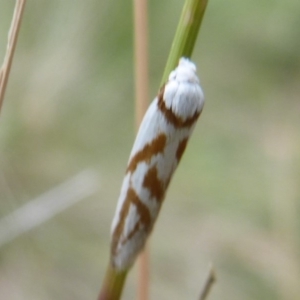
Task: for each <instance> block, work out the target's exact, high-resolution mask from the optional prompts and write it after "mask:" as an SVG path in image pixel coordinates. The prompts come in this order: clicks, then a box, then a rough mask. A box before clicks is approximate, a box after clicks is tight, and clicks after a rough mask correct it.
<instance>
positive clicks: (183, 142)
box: [176, 138, 188, 163]
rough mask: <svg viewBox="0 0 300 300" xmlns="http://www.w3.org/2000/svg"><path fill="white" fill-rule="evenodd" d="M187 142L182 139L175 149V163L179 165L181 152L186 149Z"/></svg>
mask: <svg viewBox="0 0 300 300" xmlns="http://www.w3.org/2000/svg"><path fill="white" fill-rule="evenodd" d="M187 142H188V138H186V139H183V140H182V141H181V142H180V143H179V145H178V147H177V151H176V158H177V163H179V161H180V159H181V157H182V154H183V152H184V150H185V148H186V145H187Z"/></svg>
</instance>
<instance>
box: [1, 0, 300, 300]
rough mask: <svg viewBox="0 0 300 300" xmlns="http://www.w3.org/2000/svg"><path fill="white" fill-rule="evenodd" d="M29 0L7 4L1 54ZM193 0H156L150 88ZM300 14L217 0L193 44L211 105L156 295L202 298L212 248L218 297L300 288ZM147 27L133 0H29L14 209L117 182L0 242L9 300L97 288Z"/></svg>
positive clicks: (10, 118) (6, 148) (286, 293)
mask: <svg viewBox="0 0 300 300" xmlns="http://www.w3.org/2000/svg"><path fill="white" fill-rule="evenodd" d="M13 4H14V3H12V2H11V1H6V2H4V3H1V5H0V57H3V55H4V52H5V47H6V40H7V39H6V37H7V31H8V28H9V22H10V18H11V15H12V11H13ZM171 5H172V6H171ZM181 5H182V3H181V1H173V2H172V4H171V3H169V2H163V1H152V2H151V3H150V16H149V17H150V19H149V23H150V45H149V46H150V87H151V88H150V92H149V97H150V98H153V97H154V95H155V94H156V91H157V87H158V85H159V81H160V78H161V75H162V71H163V67H164V64H165V60H166V57H167V54H168V50H169V47H170V43H171V40H172V38H173V34H174V32H175V26H176V23H177V20H178V17H179V13H180V9H181ZM170 11H172V13H170ZM299 11H300V4H299V2H298V1H296V0H289V1H286V2H285V3H284V4H282V3H281V2H279V1H274V2H272V3H270V2H269V1H266V0H263V1H258V0H256V1H252V2H247V3H245V2H241V1H237V0H236V1H234V0H232V1H230V2H226V3H225V2H222V1H210V3H209V5H208V8H207V12H206V15H205V19H204V22H203V24H202V28H201V33H200V36H199V39H198V43H197V45H196V47H195V52H194V56H193V58H194V61H195V62H196V64H197V66H198V73H199V76H200V79H201V82H202V85H203V88H204V91H205V95H206V104H205V108H204V112H203V115H202V116H201V119H200V121H199V123H198V125H197V128H196V130H195V133H194V135H193V137H192V140H191V141H190V144H189V147H188V149H187V151H186V154H185V156H184V157H183V160H182V162H181V165H180V167H179V169H178V171H177V173H176V175H175V178H174V180H173V182H172V184H171V186H170V189H169V193H168V196H167V199H166V201H165V203H164V207H163V209H162V212H161V215H160V218H159V220H158V224H157V225H156V230H155V231H154V234H153V237H152V242H151V253H152V254H151V255H152V257H151V271H152V278H151V282H152V285H151V296H152V299H196V298H197V296H198V293H199V286H200V284H201V282H203V280H204V277H205V274H206V270H207V266H208V264H209V262H210V261H212V262H213V263H214V265H215V267H216V269H217V272H218V282H217V285H216V286H215V287H214V289H213V291H212V293H211V295H210V297H209V299H212V300H213V299H224V300H226V299H243V300H247V299H264V300H265V299H272V300H273V299H284V300H286V299H287V300H297V299H299V296H300V290H299V284H298V281H299V272H300V270H299V269H300V268H299V265H300V264H299V263H300V257H299V254H300V253H299V247H300V245H299V238H298V232H299V221H298V219H299V218H298V215H299V179H300V172H299V170H300V156H299V152H300V151H299V145H300V140H299V134H298V132H299V125H300V119H299V111H300V106H299V94H300V85H299V79H300V57H299V31H300V29H299V28H300V26H299V25H300V24H299V23H300V21H299V20H300V18H299ZM132 35H133V33H132V7H131V2H126V1H114V2H109V1H93V0H90V1H87V2H84V1H56V0H53V1H45V0H41V1H33V2H31V1H29V2H28V3H27V6H26V11H25V15H24V20H23V27H22V29H21V32H20V36H19V38H20V39H19V42H18V48H17V51H16V53H15V55H16V57H15V61H14V65H13V69H12V72H11V78H10V81H9V84H8V89H7V92H6V99H5V102H4V106H3V110H2V115H1V119H2V120H1V125H0V216H1V217H3V216H5V215H7V214H9V213H10V212H12V211H14V210H15V209H16V208H18V207H20V206H21V205H22V204H25V203H27V202H28V201H30V200H31V199H33V198H34V197H36V196H37V195H39V194H41V193H43V192H44V191H46V190H49V189H51V188H52V187H54V186H56V185H58V184H59V183H61V182H63V181H65V180H66V179H67V178H69V177H72V176H73V175H74V174H76V173H78V172H79V171H81V170H82V169H85V168H86V167H92V168H93V169H95V170H96V171H97V172H98V173H99V174H100V175H101V179H102V181H103V182H101V190H100V192H99V193H98V194H97V195H95V196H94V197H90V198H88V199H86V200H85V201H82V202H80V203H78V204H76V205H75V206H74V207H72V208H70V209H68V210H67V211H65V212H63V213H62V214H60V215H58V216H56V217H55V218H54V219H52V220H50V221H48V222H47V223H45V224H43V225H41V226H40V227H38V228H36V229H34V230H33V231H31V232H30V233H28V234H26V235H24V236H22V237H20V238H18V239H16V240H14V241H13V242H11V243H10V244H8V245H6V246H5V247H3V248H1V249H0V255H1V256H0V257H1V260H0V290H1V297H3V298H5V299H8V300H15V299H39V300H43V299H54V298H57V299H72V300H74V299H87V298H90V299H93V298H95V297H96V295H97V292H98V288H99V284H100V282H101V279H102V277H103V276H104V270H105V268H104V267H105V264H106V261H107V258H108V248H109V245H108V241H109V228H110V222H111V219H112V216H113V213H114V209H115V205H116V200H117V197H118V193H119V188H120V184H121V180H122V177H123V173H124V170H125V165H126V162H127V159H128V155H129V151H130V148H131V144H132V142H133V138H134V109H133V107H134V102H133V99H134V96H133V43H132ZM134 273H135V271H134V272H133V275H131V276H130V277H129V281H128V285H127V287H126V291H125V297H124V299H132V297H133V295H134V293H135V288H134V287H135V276H134Z"/></svg>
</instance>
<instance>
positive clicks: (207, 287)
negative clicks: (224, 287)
mask: <svg viewBox="0 0 300 300" xmlns="http://www.w3.org/2000/svg"><path fill="white" fill-rule="evenodd" d="M215 282H216V273H215V271H214V269H213V267H212V266H211V267H210V269H209V272H208V275H207V278H206V281H205V284H204V286H203V288H202V291H201V295H200V298H199V300H205V299H206V298H207V296H208V294H209V292H210V290H211V287H212V285H213V284H214V283H215Z"/></svg>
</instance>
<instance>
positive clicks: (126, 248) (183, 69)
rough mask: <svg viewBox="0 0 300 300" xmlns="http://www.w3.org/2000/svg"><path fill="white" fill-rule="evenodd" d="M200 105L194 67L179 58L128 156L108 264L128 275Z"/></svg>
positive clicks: (162, 198) (144, 240)
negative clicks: (127, 271)
mask: <svg viewBox="0 0 300 300" xmlns="http://www.w3.org/2000/svg"><path fill="white" fill-rule="evenodd" d="M203 105H204V95H203V91H202V89H201V87H200V84H199V79H198V77H197V74H196V66H195V64H194V63H193V62H192V61H190V60H189V59H187V58H181V59H180V60H179V64H178V66H177V68H176V69H175V70H174V71H172V72H171V74H170V76H169V79H168V81H167V83H166V84H165V85H164V86H163V87H162V88H161V89H160V91H159V93H158V96H157V97H156V98H155V99H154V101H153V102H152V103H151V104H150V106H149V108H148V110H147V112H146V114H145V116H144V118H143V121H142V122H141V125H140V128H139V131H138V133H137V136H136V139H135V142H134V145H133V148H132V150H131V153H130V157H129V161H128V165H127V169H126V173H125V177H124V180H123V183H122V187H121V192H120V196H119V199H118V203H117V208H116V213H115V215H114V218H113V222H112V227H111V235H112V238H111V263H112V266H113V267H114V268H115V269H116V270H118V271H123V270H127V269H128V268H130V267H131V265H132V264H133V263H134V261H135V259H136V257H137V256H138V254H139V252H140V251H141V250H142V248H143V247H144V245H145V242H146V240H147V237H148V236H149V234H150V233H151V230H152V228H153V225H154V223H155V220H156V218H157V216H158V213H159V211H160V208H161V205H162V202H163V200H164V198H165V195H166V190H167V188H168V185H169V183H170V180H171V178H172V175H173V174H174V171H175V169H176V167H177V165H178V163H179V161H180V159H181V156H182V154H183V152H184V150H185V148H186V145H187V142H188V140H189V137H190V135H191V133H192V131H193V129H194V127H195V123H196V121H197V119H198V117H199V116H200V114H201V112H202V109H203Z"/></svg>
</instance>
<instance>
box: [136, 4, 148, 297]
mask: <svg viewBox="0 0 300 300" xmlns="http://www.w3.org/2000/svg"><path fill="white" fill-rule="evenodd" d="M134 30H135V34H134V36H135V40H134V43H135V45H134V49H135V56H134V59H135V94H136V102H135V107H136V108H135V111H136V130H138V128H139V125H140V123H141V121H142V119H143V116H144V114H145V112H146V110H147V108H148V104H149V103H148V12H147V0H134ZM137 299H138V300H148V299H149V251H148V249H147V247H145V249H144V251H143V252H142V253H141V255H140V256H139V259H138V290H137Z"/></svg>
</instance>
